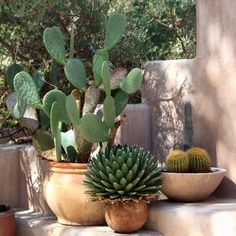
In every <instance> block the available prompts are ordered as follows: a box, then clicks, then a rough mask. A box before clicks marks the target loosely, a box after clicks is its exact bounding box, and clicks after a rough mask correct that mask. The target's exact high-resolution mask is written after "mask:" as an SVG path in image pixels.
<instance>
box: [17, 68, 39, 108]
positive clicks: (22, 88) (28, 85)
mask: <svg viewBox="0 0 236 236" xmlns="http://www.w3.org/2000/svg"><path fill="white" fill-rule="evenodd" d="M13 84H14V88H15V91H16V94H17V97H18V98H19V99H20V100H21V101H22V102H24V103H25V104H27V105H28V106H32V107H34V108H41V101H40V98H39V93H38V88H37V86H36V84H35V83H34V81H33V79H32V77H31V76H30V75H29V74H28V73H27V72H25V71H21V72H19V73H17V74H16V76H15V78H14V82H13Z"/></svg>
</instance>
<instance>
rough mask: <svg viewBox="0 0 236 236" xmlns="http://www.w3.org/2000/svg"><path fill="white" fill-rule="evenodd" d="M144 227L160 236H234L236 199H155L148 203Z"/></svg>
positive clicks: (235, 230)
mask: <svg viewBox="0 0 236 236" xmlns="http://www.w3.org/2000/svg"><path fill="white" fill-rule="evenodd" d="M145 227H146V228H147V229H150V230H158V231H159V232H160V233H161V234H162V235H164V236H236V199H226V198H225V199H223V198H222V199H219V198H213V197H212V198H209V199H208V200H206V201H203V202H197V203H176V202H170V201H168V200H161V201H156V202H153V203H152V204H151V205H150V206H149V217H148V221H147V223H146V225H145Z"/></svg>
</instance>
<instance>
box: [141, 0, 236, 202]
mask: <svg viewBox="0 0 236 236" xmlns="http://www.w3.org/2000/svg"><path fill="white" fill-rule="evenodd" d="M235 11H236V1H231V0H224V1H222V0H198V1H197V52H196V58H194V59H192V60H177V61H156V62H148V63H146V64H145V66H144V68H145V85H144V87H143V100H144V102H146V103H148V104H150V105H151V109H152V125H153V128H154V132H153V136H152V140H153V141H152V150H153V152H154V153H155V154H156V155H157V156H158V157H159V158H160V161H161V162H163V161H164V158H165V156H166V153H168V151H169V150H170V149H171V148H175V147H176V146H181V143H182V132H181V128H182V120H183V103H184V101H185V100H190V101H192V104H193V119H194V144H195V145H199V146H202V147H204V148H207V150H208V151H209V152H210V154H211V156H212V159H213V165H217V166H221V167H224V168H226V169H227V178H225V179H224V181H223V183H222V185H221V186H220V188H219V189H218V193H219V194H224V195H227V196H231V197H235V198H236V41H235V38H236V14H235ZM184 79H186V81H185V83H184V85H183V80H184ZM181 86H182V89H180V90H179V89H178V88H179V87H181ZM151 89H152V90H151ZM175 90H176V92H173V91H175ZM178 92H179V93H178ZM150 93H151V94H150ZM176 93H177V94H176ZM175 95H178V96H175ZM171 97H174V98H173V99H170V100H168V98H171ZM163 98H164V100H163ZM166 98H167V100H166ZM171 117H174V122H173V121H171V119H170V118H171ZM160 122H161V124H160Z"/></svg>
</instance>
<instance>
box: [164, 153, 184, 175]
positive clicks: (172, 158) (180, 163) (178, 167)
mask: <svg viewBox="0 0 236 236" xmlns="http://www.w3.org/2000/svg"><path fill="white" fill-rule="evenodd" d="M166 167H167V171H168V172H177V173H184V172H188V171H189V159H188V156H187V154H186V153H185V152H183V151H181V150H174V151H172V152H170V153H169V155H168V156H167V158H166Z"/></svg>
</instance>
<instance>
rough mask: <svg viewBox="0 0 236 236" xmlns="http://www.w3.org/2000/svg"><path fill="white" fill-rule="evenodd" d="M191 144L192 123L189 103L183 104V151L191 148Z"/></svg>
mask: <svg viewBox="0 0 236 236" xmlns="http://www.w3.org/2000/svg"><path fill="white" fill-rule="evenodd" d="M192 144H193V121H192V105H191V103H190V102H186V103H185V104H184V151H186V150H188V149H189V148H191V147H192Z"/></svg>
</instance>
